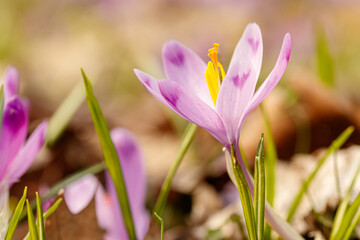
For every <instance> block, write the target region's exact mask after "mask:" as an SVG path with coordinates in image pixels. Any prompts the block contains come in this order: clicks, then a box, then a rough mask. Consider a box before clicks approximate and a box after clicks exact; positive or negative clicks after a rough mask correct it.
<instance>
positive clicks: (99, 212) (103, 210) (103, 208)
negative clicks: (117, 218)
mask: <svg viewBox="0 0 360 240" xmlns="http://www.w3.org/2000/svg"><path fill="white" fill-rule="evenodd" d="M113 204H114V203H113V200H112V198H111V197H110V195H109V194H108V193H107V192H105V190H104V187H103V186H102V185H101V184H99V187H98V189H97V191H96V195H95V211H96V218H97V221H98V224H99V226H100V227H101V228H103V229H111V228H112V226H113V225H114V209H113Z"/></svg>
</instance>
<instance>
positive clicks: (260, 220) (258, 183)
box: [254, 134, 265, 239]
mask: <svg viewBox="0 0 360 240" xmlns="http://www.w3.org/2000/svg"><path fill="white" fill-rule="evenodd" d="M254 176H255V179H254V180H255V183H254V205H255V222H256V232H257V239H264V217H265V163H264V134H261V138H260V141H259V144H258V147H257V150H256V157H255V174H254Z"/></svg>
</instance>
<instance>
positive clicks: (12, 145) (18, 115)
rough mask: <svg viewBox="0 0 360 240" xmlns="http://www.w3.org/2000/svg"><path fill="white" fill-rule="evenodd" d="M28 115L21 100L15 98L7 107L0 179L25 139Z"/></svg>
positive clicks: (0, 146)
mask: <svg viewBox="0 0 360 240" xmlns="http://www.w3.org/2000/svg"><path fill="white" fill-rule="evenodd" d="M27 129H28V117H27V114H26V111H25V109H24V106H23V105H22V103H21V100H20V99H19V98H18V97H15V98H13V100H11V101H10V102H9V103H8V104H7V106H6V107H5V111H4V115H3V124H2V128H1V134H0V181H1V180H2V179H3V178H4V175H5V173H6V171H7V169H8V166H9V165H10V164H11V162H12V161H13V159H14V157H15V156H16V154H17V153H18V151H19V149H20V148H21V146H22V144H23V143H24V141H25V138H26V134H27Z"/></svg>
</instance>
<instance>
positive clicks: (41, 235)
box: [36, 192, 45, 240]
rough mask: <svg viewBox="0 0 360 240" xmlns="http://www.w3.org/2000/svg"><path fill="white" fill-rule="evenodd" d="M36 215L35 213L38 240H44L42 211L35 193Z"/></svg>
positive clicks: (37, 194) (37, 195)
mask: <svg viewBox="0 0 360 240" xmlns="http://www.w3.org/2000/svg"><path fill="white" fill-rule="evenodd" d="M36 213H37V224H36V225H37V231H38V234H39V240H45V223H44V218H43V210H42V206H41V201H40V197H39V193H38V192H36Z"/></svg>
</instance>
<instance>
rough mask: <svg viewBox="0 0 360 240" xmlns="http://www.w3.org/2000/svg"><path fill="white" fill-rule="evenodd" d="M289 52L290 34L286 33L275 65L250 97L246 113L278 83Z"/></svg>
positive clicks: (287, 60)
mask: <svg viewBox="0 0 360 240" xmlns="http://www.w3.org/2000/svg"><path fill="white" fill-rule="evenodd" d="M290 53H291V38H290V34H289V33H287V34H286V35H285V37H284V41H283V44H282V47H281V51H280V55H279V57H278V59H277V61H276V64H275V67H274V69H273V70H272V71H271V73H270V75H269V76H268V77H267V78H266V79H265V81H264V82H263V84H261V86H260V87H259V89H258V90H257V91H256V92H255V94H254V96H253V98H252V99H251V102H250V103H249V105H248V109H247V113H246V115H247V114H248V113H250V112H251V111H252V110H253V109H254V108H255V107H256V106H257V105H259V104H260V103H261V102H262V101H263V100H264V99H265V97H266V96H267V95H269V93H270V92H271V91H272V90H273V89H274V87H275V86H276V85H277V84H278V82H279V81H280V78H281V77H282V75H283V74H284V72H285V69H286V67H287V64H288V62H289V58H290Z"/></svg>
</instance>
